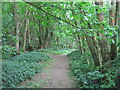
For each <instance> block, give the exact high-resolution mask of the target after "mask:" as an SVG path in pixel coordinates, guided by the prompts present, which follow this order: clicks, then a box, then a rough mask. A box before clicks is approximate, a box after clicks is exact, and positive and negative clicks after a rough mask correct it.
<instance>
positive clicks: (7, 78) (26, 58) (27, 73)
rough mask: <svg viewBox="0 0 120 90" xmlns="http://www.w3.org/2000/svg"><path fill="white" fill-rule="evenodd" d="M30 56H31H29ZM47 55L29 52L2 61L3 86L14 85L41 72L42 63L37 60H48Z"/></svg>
mask: <svg viewBox="0 0 120 90" xmlns="http://www.w3.org/2000/svg"><path fill="white" fill-rule="evenodd" d="M31 56H32V57H31ZM48 59H50V57H49V56H47V55H45V54H44V53H41V52H29V53H25V54H22V55H18V56H15V57H13V58H11V59H7V60H4V61H3V62H2V69H3V72H2V81H3V82H2V84H3V87H12V88H14V87H16V86H17V85H18V84H19V83H20V82H22V81H24V80H26V79H31V78H32V77H33V76H34V75H35V73H38V72H41V71H42V68H43V65H42V63H38V61H43V60H48Z"/></svg>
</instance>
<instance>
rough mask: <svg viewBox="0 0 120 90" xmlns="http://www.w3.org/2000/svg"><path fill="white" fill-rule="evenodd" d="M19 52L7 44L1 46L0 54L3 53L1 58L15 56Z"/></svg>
mask: <svg viewBox="0 0 120 90" xmlns="http://www.w3.org/2000/svg"><path fill="white" fill-rule="evenodd" d="M20 53H21V52H19V51H16V48H15V47H11V46H8V45H4V46H3V47H2V55H3V58H5V59H7V58H10V57H11V56H16V55H17V54H20Z"/></svg>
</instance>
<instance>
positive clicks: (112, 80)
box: [68, 51, 120, 88]
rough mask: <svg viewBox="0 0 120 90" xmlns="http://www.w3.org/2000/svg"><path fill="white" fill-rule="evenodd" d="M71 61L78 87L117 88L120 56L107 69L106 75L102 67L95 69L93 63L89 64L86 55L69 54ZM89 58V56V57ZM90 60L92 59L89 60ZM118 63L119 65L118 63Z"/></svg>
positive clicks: (78, 53)
mask: <svg viewBox="0 0 120 90" xmlns="http://www.w3.org/2000/svg"><path fill="white" fill-rule="evenodd" d="M68 56H69V58H70V59H71V62H70V68H71V71H72V72H73V73H74V76H75V80H76V81H78V84H77V87H80V88H113V87H117V84H118V80H117V81H116V77H117V75H118V76H119V74H118V72H119V71H120V61H119V60H120V55H118V58H117V59H116V60H115V61H111V62H112V64H111V67H109V68H105V69H104V71H105V72H104V73H103V72H102V71H101V70H100V68H101V67H95V66H94V63H93V61H92V58H91V60H90V62H89V63H88V62H87V60H86V58H85V56H84V55H80V52H79V51H74V52H71V53H70V54H68ZM87 56H89V54H88V55H87ZM89 59H90V58H89ZM116 62H117V63H116Z"/></svg>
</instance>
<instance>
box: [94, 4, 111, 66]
mask: <svg viewBox="0 0 120 90" xmlns="http://www.w3.org/2000/svg"><path fill="white" fill-rule="evenodd" d="M95 3H96V5H98V6H100V7H102V6H103V2H95ZM97 16H98V20H99V22H103V20H104V13H103V12H101V13H97ZM99 28H100V29H101V30H104V28H103V26H102V24H101V25H100V27H99ZM98 36H99V37H100V38H101V39H99V40H98V41H99V46H100V51H101V55H102V61H103V62H102V63H103V64H104V63H105V62H107V61H108V60H110V55H109V48H108V43H107V41H106V37H105V35H104V34H101V33H100V32H98Z"/></svg>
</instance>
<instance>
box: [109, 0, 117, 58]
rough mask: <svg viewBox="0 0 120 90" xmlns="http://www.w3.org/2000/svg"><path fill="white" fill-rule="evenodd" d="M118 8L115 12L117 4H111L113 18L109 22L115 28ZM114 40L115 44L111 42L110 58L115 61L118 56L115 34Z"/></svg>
mask: <svg viewBox="0 0 120 90" xmlns="http://www.w3.org/2000/svg"><path fill="white" fill-rule="evenodd" d="M116 6H117V5H116ZM117 8H118V7H116V12H115V2H111V10H110V16H111V17H112V18H110V20H109V24H110V25H111V26H114V25H116V24H117V17H118V16H117V13H118V11H117ZM112 39H113V41H114V42H111V49H110V57H111V60H114V59H115V58H116V56H117V46H116V43H117V40H116V34H115V33H114V35H113V37H112Z"/></svg>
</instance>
